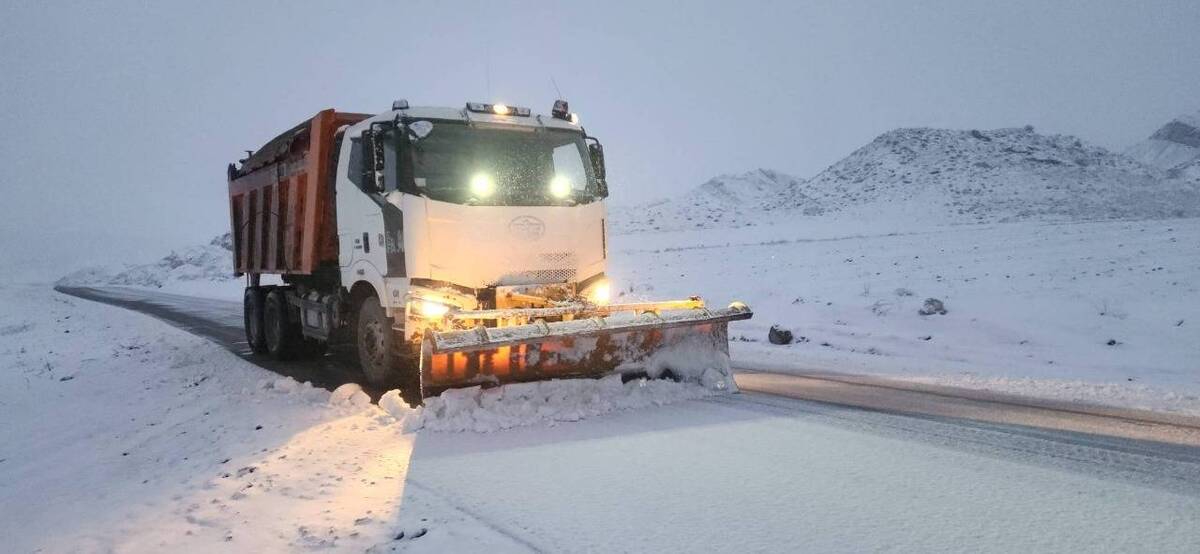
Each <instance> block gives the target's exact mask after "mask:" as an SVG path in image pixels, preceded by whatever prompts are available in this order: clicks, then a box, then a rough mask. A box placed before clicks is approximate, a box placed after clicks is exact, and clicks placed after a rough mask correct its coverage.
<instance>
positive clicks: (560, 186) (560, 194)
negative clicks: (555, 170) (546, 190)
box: [550, 175, 571, 198]
mask: <svg viewBox="0 0 1200 554" xmlns="http://www.w3.org/2000/svg"><path fill="white" fill-rule="evenodd" d="M550 195H551V196H553V197H555V198H566V197H568V196H570V195H571V181H570V180H569V179H567V178H566V177H563V176H562V175H555V176H554V178H553V179H551V180H550Z"/></svg>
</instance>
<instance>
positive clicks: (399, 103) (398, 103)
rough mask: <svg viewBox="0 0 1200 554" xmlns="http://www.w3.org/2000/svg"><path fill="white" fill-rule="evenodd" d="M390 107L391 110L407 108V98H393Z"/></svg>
mask: <svg viewBox="0 0 1200 554" xmlns="http://www.w3.org/2000/svg"><path fill="white" fill-rule="evenodd" d="M392 109H393V110H407V109H408V100H405V99H403V98H401V99H399V100H393V101H392Z"/></svg>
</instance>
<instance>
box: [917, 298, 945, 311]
mask: <svg viewBox="0 0 1200 554" xmlns="http://www.w3.org/2000/svg"><path fill="white" fill-rule="evenodd" d="M917 313H918V314H921V315H946V306H945V305H943V304H942V301H941V300H938V299H937V298H926V299H925V304H923V305H922V306H921V309H920V310H917Z"/></svg>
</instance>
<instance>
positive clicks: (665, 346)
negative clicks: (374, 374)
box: [421, 301, 753, 397]
mask: <svg viewBox="0 0 1200 554" xmlns="http://www.w3.org/2000/svg"><path fill="white" fill-rule="evenodd" d="M663 305H664V306H668V307H674V306H672V305H671V303H664V304H663ZM646 306H648V305H641V304H638V305H625V306H622V305H615V306H605V307H603V308H601V309H598V310H597V311H596V313H603V314H605V315H603V316H601V315H595V316H592V317H587V315H589V314H587V313H581V314H577V315H576V317H575V318H574V319H571V320H569V321H554V322H549V323H547V322H545V321H540V320H539V321H535V322H533V323H527V324H523V325H511V326H507V327H483V326H479V327H476V328H474V329H468V330H457V331H443V332H437V331H432V330H429V331H426V333H425V337H424V339H423V340H422V343H421V396H422V397H428V396H433V395H436V394H439V393H441V392H442V391H444V390H446V389H450V388H456V387H468V386H474V385H484V386H493V385H502V384H507V383H517V382H527V381H540V380H547V379H562V378H573V377H575V378H578V377H598V376H602V375H607V374H611V373H621V374H627V375H648V376H650V377H658V376H660V375H661V374H663V373H664V372H665V371H670V372H671V374H672V375H675V376H680V375H681V374H683V373H686V372H687V371H694V370H695V369H697V368H694V367H689V368H683V367H672V365H673V364H683V363H686V364H688V365H711V366H712V367H718V366H723V367H724V368H726V369H727V368H728V365H729V338H728V325H729V322H730V321H735V320H740V319H749V318H750V317H751V316H752V315H753V313H752V312H751V311H750V309H749V308H748V307H746V306H745V305H744V304H740V303H735V304H734V305H732V306H730V307H728V308H723V309H716V310H710V309H707V308H704V307H703V303H702V302H698V301H697V302H696V303H695V304H694V306H695V307H691V308H685V309H668V310H662V311H654V310H643V309H641V308H644V307H646ZM626 307H629V308H630V309H629V310H625V309H624V308H626ZM531 311H533V310H531ZM622 312H626V313H622ZM511 313H512V312H508V313H506V314H505V315H509V314H511ZM535 315H536V314H535ZM580 315H582V316H584V317H579V316H580ZM699 369H700V370H701V371H702V370H703V369H704V368H699Z"/></svg>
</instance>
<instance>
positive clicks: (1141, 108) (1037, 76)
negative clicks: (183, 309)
mask: <svg viewBox="0 0 1200 554" xmlns="http://www.w3.org/2000/svg"><path fill="white" fill-rule="evenodd" d="M300 4H301V3H296V2H280V3H265V2H254V3H250V2H218V1H209V2H196V3H190V4H184V3H182V2H145V3H120V2H81V3H78V4H68V3H59V2H24V1H8V2H4V3H3V5H2V6H0V121H2V122H3V126H4V129H5V132H4V133H2V134H0V186H2V187H3V189H4V191H5V192H6V194H5V195H4V201H3V202H0V232H2V236H0V253H2V254H3V255H2V256H0V260H2V261H0V264H2V265H0V273H6V274H10V275H16V276H18V277H20V278H51V277H55V276H57V275H59V274H61V273H63V272H65V271H67V270H70V269H75V268H77V267H78V266H80V265H83V264H89V263H95V262H101V261H105V260H111V261H148V260H149V259H153V258H155V257H157V256H159V255H161V254H163V253H164V251H165V250H168V249H170V248H171V247H175V246H182V245H186V244H190V243H194V242H197V241H201V240H205V239H206V238H207V237H211V236H212V235H214V234H216V233H218V232H223V231H224V230H225V226H226V224H227V212H226V209H227V208H226V206H225V193H224V186H225V182H224V168H225V164H226V163H228V162H229V161H231V160H233V159H235V158H236V157H238V156H239V154H240V153H241V151H242V150H243V149H247V148H254V147H257V146H259V145H261V144H262V143H263V142H264V141H265V140H267V139H268V138H270V137H271V136H273V135H274V134H276V133H278V132H279V131H282V130H283V129H285V128H286V127H288V126H291V125H294V124H295V123H297V122H299V121H300V120H301V119H303V118H305V117H308V116H310V115H312V114H313V113H315V112H316V111H318V110H320V109H323V108H326V107H335V108H338V109H344V110H349V111H369V112H377V111H381V110H384V109H386V108H387V107H388V106H390V104H391V101H392V99H394V98H400V97H403V98H408V99H409V100H410V101H411V102H412V103H414V104H420V105H451V106H459V105H462V103H463V102H465V101H468V100H483V101H487V100H500V101H506V102H509V103H511V104H517V105H525V106H530V107H532V108H533V109H535V110H537V111H547V110H548V108H549V105H550V103H551V102H552V101H553V99H554V97H555V93H554V89H553V87H552V85H551V82H550V78H551V76H553V77H554V78H555V79H556V80H557V82H558V85H559V88H560V89H561V90H562V93H563V95H564V96H565V97H566V98H567V99H568V100H570V101H571V105H572V107H573V108H574V109H575V110H576V111H578V112H579V113H580V114H581V116H582V119H583V123H584V125H585V127H587V129H588V131H589V132H591V133H592V134H595V135H597V136H599V137H601V138H602V139H603V140H604V142H605V146H606V149H607V153H608V159H609V166H610V176H611V181H612V184H613V189H614V195H615V196H616V197H618V198H619V201H622V202H635V201H642V200H647V199H651V198H657V197H663V196H669V195H671V194H675V193H678V192H679V191H682V190H684V189H686V188H688V187H691V186H695V185H696V184H699V183H700V182H702V181H704V180H706V179H707V178H709V177H711V176H712V175H714V174H718V173H728V172H739V171H745V170H749V169H753V168H756V167H770V168H775V169H779V170H782V171H785V172H789V173H792V174H795V175H798V176H802V177H809V176H811V175H813V174H815V173H816V172H818V171H820V170H821V169H823V168H824V167H825V166H827V165H829V164H830V163H833V162H835V161H837V160H838V159H839V158H841V157H842V156H845V155H846V154H848V153H850V152H851V151H852V150H854V149H855V148H857V147H859V146H861V145H862V144H864V143H866V142H868V141H870V140H871V139H872V138H873V137H874V136H876V135H877V134H879V133H881V132H884V131H887V130H889V129H891V128H894V127H898V126H939V127H957V128H992V127H1004V126H1016V125H1024V124H1033V125H1035V126H1036V127H1038V128H1039V129H1040V130H1042V131H1049V132H1062V133H1070V134H1076V135H1079V136H1081V137H1083V138H1085V139H1087V140H1090V141H1093V142H1096V143H1099V144H1101V145H1104V146H1108V147H1110V148H1118V149H1119V148H1123V147H1125V146H1127V145H1128V144H1130V143H1133V142H1135V141H1136V140H1139V139H1140V138H1142V137H1144V136H1145V135H1147V134H1149V133H1150V132H1152V131H1153V130H1154V128H1156V127H1157V126H1158V125H1160V124H1161V123H1163V122H1164V121H1165V120H1167V119H1169V118H1170V117H1172V116H1174V115H1177V114H1179V113H1183V112H1188V111H1194V110H1197V109H1200V2H1196V1H1195V0H1183V1H1177V2H1166V1H1162V2H1100V1H1094V2H1039V1H1018V2H994V1H980V2H974V1H972V2H966V1H947V2H920V3H916V2H913V3H903V2H864V3H859V2H777V3H750V2H727V3H714V4H712V5H702V4H698V3H695V4H692V3H686V4H685V3H681V4H678V5H669V4H661V5H660V4H656V3H651V2H631V3H628V4H625V3H622V2H611V1H610V2H601V3H597V2H588V3H569V4H568V3H565V2H564V3H549V2H547V3H529V4H513V5H508V4H503V3H499V2H483V3H472V4H458V3H452V2H445V3H436V2H430V3H400V2H381V3H377V4H370V3H365V2H353V3H351V2H338V3H330V6H318V5H316V4H305V5H304V6H301V5H300ZM489 67H490V70H489V69H488V68H489ZM489 74H490V79H489V78H488V75H489Z"/></svg>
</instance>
